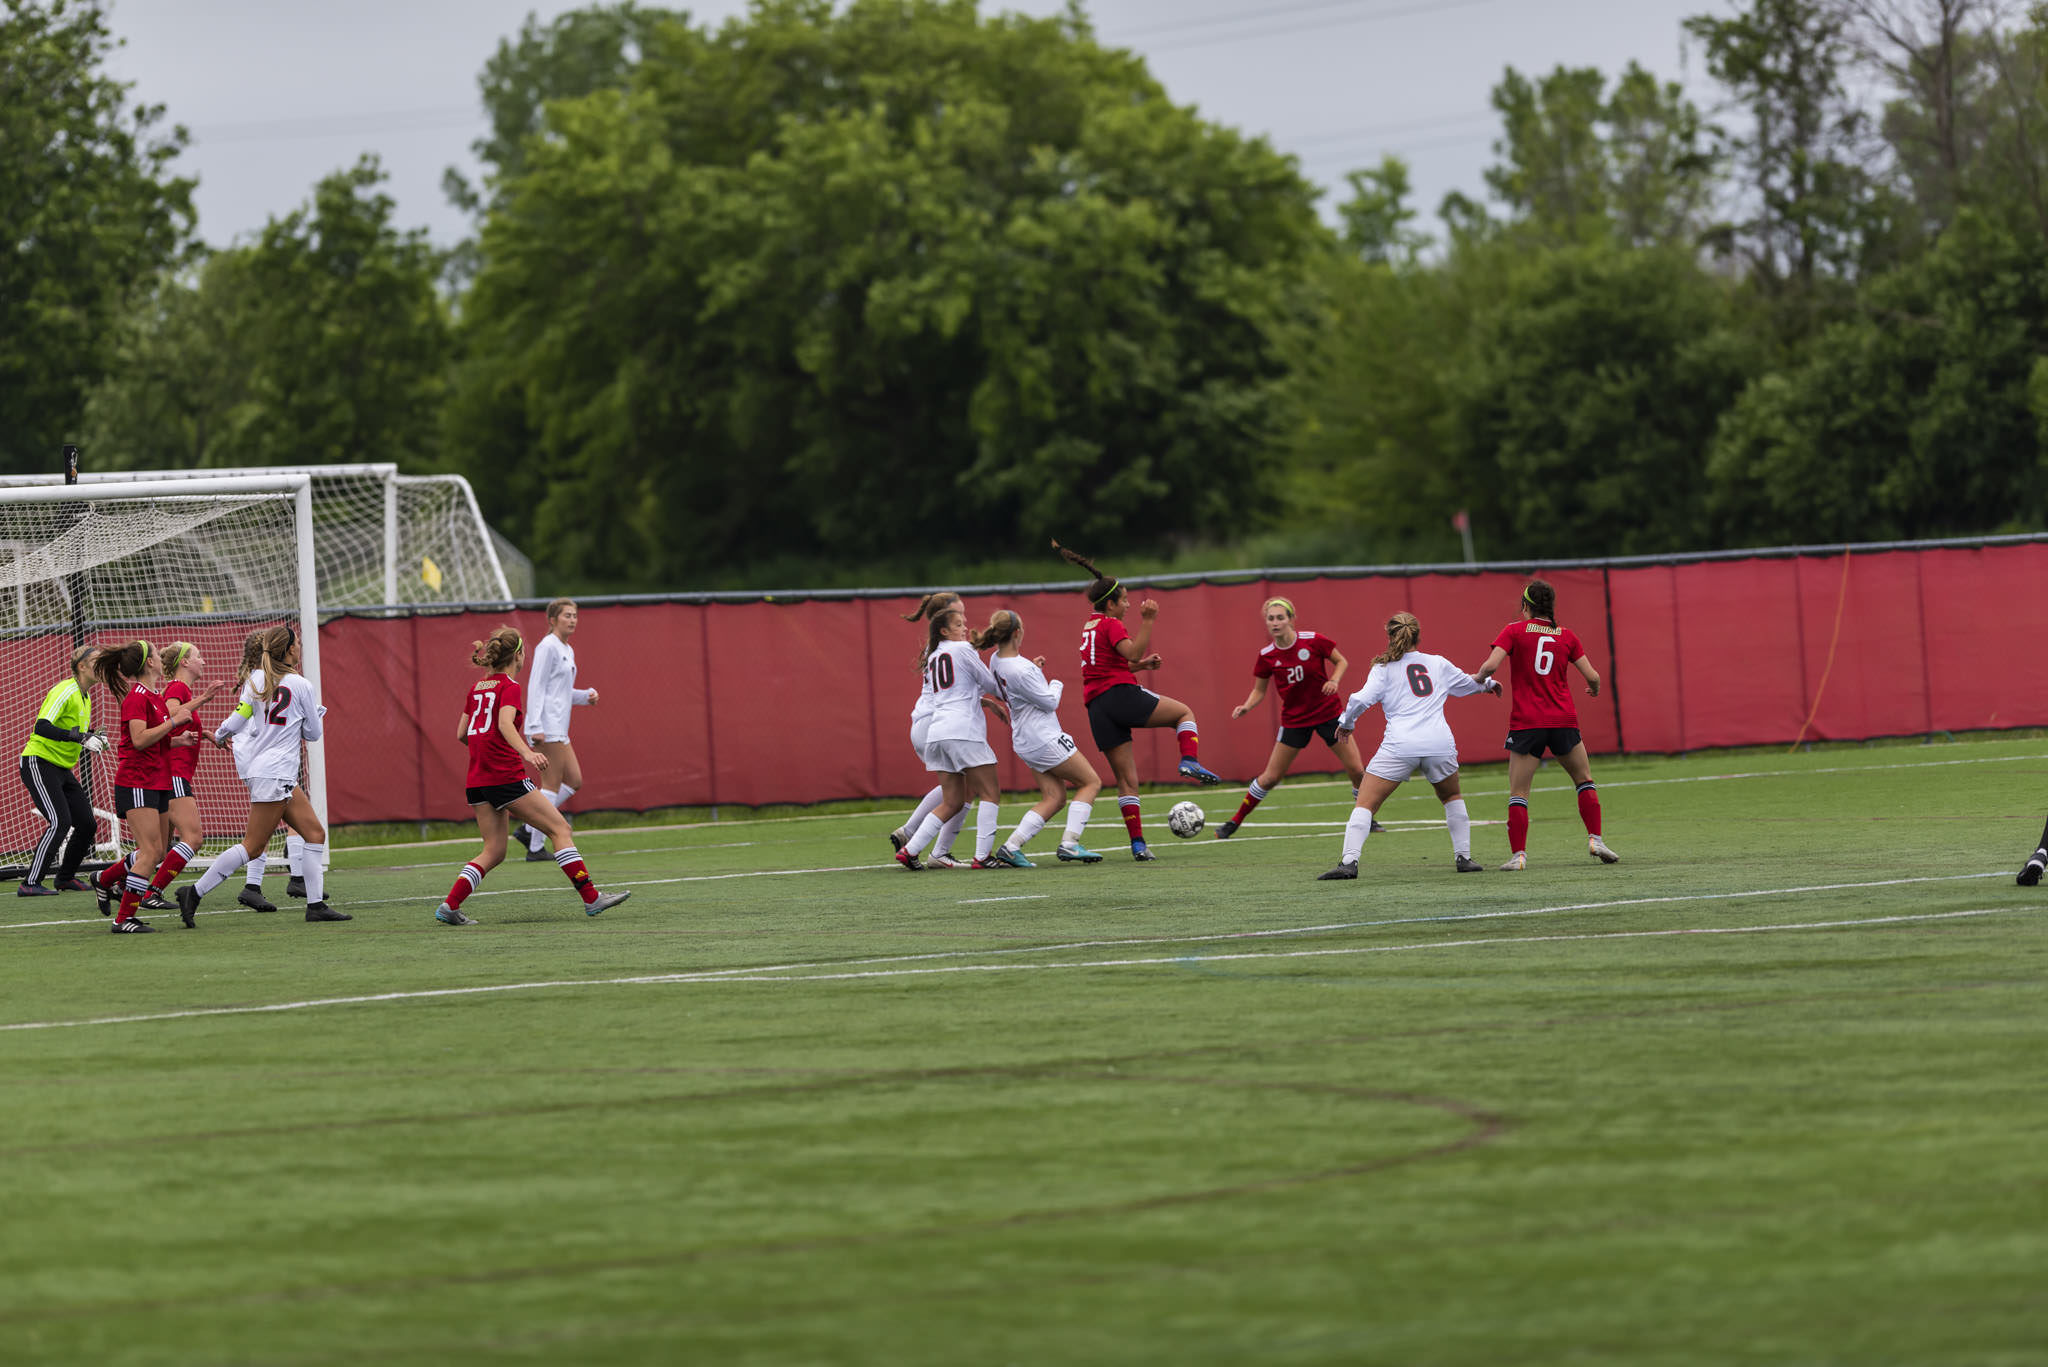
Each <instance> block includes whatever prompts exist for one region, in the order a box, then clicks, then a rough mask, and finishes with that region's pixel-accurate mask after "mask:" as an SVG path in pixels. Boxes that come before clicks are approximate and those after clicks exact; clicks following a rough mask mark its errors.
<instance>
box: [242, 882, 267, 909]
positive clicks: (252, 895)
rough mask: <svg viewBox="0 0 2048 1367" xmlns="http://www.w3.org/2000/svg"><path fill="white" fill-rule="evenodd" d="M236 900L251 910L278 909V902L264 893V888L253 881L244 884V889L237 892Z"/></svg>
mask: <svg viewBox="0 0 2048 1367" xmlns="http://www.w3.org/2000/svg"><path fill="white" fill-rule="evenodd" d="M235 900H236V901H237V902H240V903H241V904H242V905H243V906H245V907H247V908H249V910H251V911H276V910H277V903H275V902H273V901H271V900H270V899H269V898H268V897H265V896H264V895H263V889H262V888H259V887H257V886H256V885H255V884H253V883H244V884H242V890H241V891H240V892H238V893H236V894H235Z"/></svg>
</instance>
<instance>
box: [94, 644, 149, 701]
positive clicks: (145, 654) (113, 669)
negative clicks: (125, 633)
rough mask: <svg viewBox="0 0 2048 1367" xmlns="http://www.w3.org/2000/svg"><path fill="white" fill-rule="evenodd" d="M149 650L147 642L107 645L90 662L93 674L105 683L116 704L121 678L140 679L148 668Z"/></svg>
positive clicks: (119, 695) (118, 698)
mask: <svg viewBox="0 0 2048 1367" xmlns="http://www.w3.org/2000/svg"><path fill="white" fill-rule="evenodd" d="M149 652H150V645H149V642H147V641H130V642H129V643H128V644H127V645H125V646H108V647H107V648H106V649H105V650H102V651H101V652H100V653H99V656H98V658H96V659H95V660H94V661H93V662H92V672H93V674H94V675H95V676H96V677H97V678H98V679H99V681H100V682H101V683H103V684H105V685H106V688H107V692H108V694H109V695H110V696H112V698H113V699H114V703H115V705H116V706H119V705H120V702H121V696H122V695H121V680H123V679H140V678H141V677H142V672H143V671H144V670H145V669H147V668H149Z"/></svg>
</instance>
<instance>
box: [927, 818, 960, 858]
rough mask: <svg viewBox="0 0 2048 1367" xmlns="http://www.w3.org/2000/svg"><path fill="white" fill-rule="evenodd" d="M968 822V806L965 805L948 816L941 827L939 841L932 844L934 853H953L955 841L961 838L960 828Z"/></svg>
mask: <svg viewBox="0 0 2048 1367" xmlns="http://www.w3.org/2000/svg"><path fill="white" fill-rule="evenodd" d="M927 819H929V818H927ZM966 824H967V808H966V807H964V806H963V807H961V808H960V810H959V811H957V812H955V813H953V815H951V816H949V817H947V818H946V824H945V825H943V826H941V827H939V843H938V844H936V845H934V846H932V853H933V854H934V855H941V854H951V853H952V852H953V842H954V841H955V840H958V839H959V838H960V829H961V827H963V826H965V825H966Z"/></svg>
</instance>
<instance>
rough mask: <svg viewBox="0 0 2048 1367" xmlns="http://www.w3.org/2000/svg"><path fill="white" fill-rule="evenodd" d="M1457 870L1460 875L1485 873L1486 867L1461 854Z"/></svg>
mask: <svg viewBox="0 0 2048 1367" xmlns="http://www.w3.org/2000/svg"><path fill="white" fill-rule="evenodd" d="M1457 869H1458V872H1459V873H1485V872H1486V865H1484V864H1482V863H1480V862H1479V861H1478V860H1477V859H1471V858H1467V857H1466V856H1465V855H1462V854H1461V855H1459V856H1458V863H1457Z"/></svg>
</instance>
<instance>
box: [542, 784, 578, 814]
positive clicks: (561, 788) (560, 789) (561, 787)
mask: <svg viewBox="0 0 2048 1367" xmlns="http://www.w3.org/2000/svg"><path fill="white" fill-rule="evenodd" d="M574 796H576V789H575V787H574V786H573V785H572V784H567V783H557V784H556V785H555V786H554V787H553V788H551V789H549V790H548V801H550V802H552V803H554V804H555V810H557V811H560V810H561V809H562V807H563V805H564V804H565V803H567V802H568V801H569V799H570V798H572V797H574Z"/></svg>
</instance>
